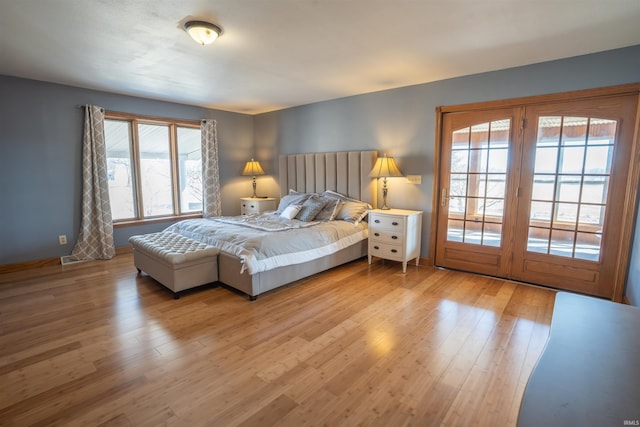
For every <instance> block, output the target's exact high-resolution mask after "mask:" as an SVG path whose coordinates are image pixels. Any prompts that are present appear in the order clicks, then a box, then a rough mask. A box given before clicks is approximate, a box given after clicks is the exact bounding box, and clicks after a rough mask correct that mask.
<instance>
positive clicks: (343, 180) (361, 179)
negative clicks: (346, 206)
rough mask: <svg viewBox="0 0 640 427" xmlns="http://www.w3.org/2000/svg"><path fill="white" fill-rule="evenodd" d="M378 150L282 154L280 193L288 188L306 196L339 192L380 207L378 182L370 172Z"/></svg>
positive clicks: (280, 162)
mask: <svg viewBox="0 0 640 427" xmlns="http://www.w3.org/2000/svg"><path fill="white" fill-rule="evenodd" d="M377 158H378V152H377V151H338V152H330V153H308V154H282V155H280V156H279V163H278V164H279V176H280V180H279V182H280V194H281V195H286V194H287V193H288V192H289V189H293V190H295V191H299V192H306V193H312V192H316V193H321V192H323V191H325V190H332V191H337V192H338V193H342V194H345V195H347V196H349V197H353V198H355V199H358V200H363V201H365V202H369V203H370V204H371V206H373V207H374V208H375V207H376V206H377V205H376V203H377V183H376V180H375V179H373V178H369V172H371V169H372V168H373V165H374V164H375V162H376V159H377Z"/></svg>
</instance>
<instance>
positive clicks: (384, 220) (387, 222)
mask: <svg viewBox="0 0 640 427" xmlns="http://www.w3.org/2000/svg"><path fill="white" fill-rule="evenodd" d="M405 222H406V221H405V218H403V217H401V216H396V215H376V214H373V215H371V218H370V219H369V227H370V228H371V229H382V228H384V229H387V230H398V232H399V233H403V234H404V225H405Z"/></svg>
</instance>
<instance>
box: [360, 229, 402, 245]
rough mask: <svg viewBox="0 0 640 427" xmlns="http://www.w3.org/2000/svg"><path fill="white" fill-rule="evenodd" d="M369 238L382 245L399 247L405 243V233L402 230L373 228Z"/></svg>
mask: <svg viewBox="0 0 640 427" xmlns="http://www.w3.org/2000/svg"><path fill="white" fill-rule="evenodd" d="M369 238H370V239H371V240H374V241H377V242H381V243H392V244H397V245H401V244H402V243H404V233H403V232H402V230H382V229H376V228H372V229H371V230H369Z"/></svg>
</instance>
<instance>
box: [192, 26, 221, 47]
mask: <svg viewBox="0 0 640 427" xmlns="http://www.w3.org/2000/svg"><path fill="white" fill-rule="evenodd" d="M184 30H185V31H186V32H187V33H189V35H190V36H191V38H192V39H194V40H195V41H196V42H197V43H200V44H201V45H203V46H204V45H205V44H211V43H213V41H214V40H215V39H217V38H218V37H219V36H220V34H222V28H220V27H218V26H217V25H214V24H211V23H209V22H204V21H189V22H185V24H184Z"/></svg>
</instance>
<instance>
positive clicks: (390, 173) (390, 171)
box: [369, 154, 404, 178]
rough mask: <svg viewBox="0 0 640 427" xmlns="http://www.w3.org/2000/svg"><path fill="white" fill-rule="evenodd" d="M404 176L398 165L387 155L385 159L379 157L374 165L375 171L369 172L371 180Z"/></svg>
mask: <svg viewBox="0 0 640 427" xmlns="http://www.w3.org/2000/svg"><path fill="white" fill-rule="evenodd" d="M398 176H404V174H403V173H402V172H400V169H399V168H398V165H396V162H395V160H393V157H387V155H386V154H385V155H384V157H378V159H377V160H376V164H375V165H373V169H371V172H369V178H387V177H398Z"/></svg>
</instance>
